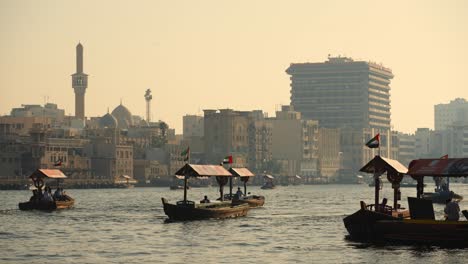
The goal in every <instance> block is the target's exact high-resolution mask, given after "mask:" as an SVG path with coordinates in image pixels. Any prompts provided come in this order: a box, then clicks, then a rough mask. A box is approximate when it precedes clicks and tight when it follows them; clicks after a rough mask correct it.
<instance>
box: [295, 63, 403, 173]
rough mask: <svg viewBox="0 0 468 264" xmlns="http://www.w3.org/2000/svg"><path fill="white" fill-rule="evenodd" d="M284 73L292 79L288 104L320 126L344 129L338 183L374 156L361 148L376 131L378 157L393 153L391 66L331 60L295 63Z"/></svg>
mask: <svg viewBox="0 0 468 264" xmlns="http://www.w3.org/2000/svg"><path fill="white" fill-rule="evenodd" d="M286 72H287V73H288V74H290V75H291V105H292V106H293V107H294V109H295V110H296V111H299V112H300V113H301V114H302V118H303V119H310V120H318V122H319V124H320V127H323V128H341V129H342V130H341V134H340V137H341V139H340V146H341V148H342V149H341V151H339V152H341V153H342V154H341V158H340V159H341V162H340V163H341V165H342V168H341V169H340V174H341V177H340V179H341V181H345V182H353V181H354V180H355V176H356V172H357V171H358V170H359V168H361V167H362V166H363V165H364V164H365V163H367V161H368V160H370V159H371V158H372V157H373V156H372V155H377V154H378V153H377V152H375V150H369V149H368V148H367V147H365V145H364V144H365V143H366V142H367V141H368V140H369V139H371V138H372V137H374V136H375V135H376V134H377V133H380V135H381V148H380V151H381V153H380V154H381V155H382V156H384V157H393V156H395V155H396V151H392V150H391V146H392V144H393V143H392V133H391V132H390V128H391V119H390V81H391V79H392V78H393V73H392V71H391V70H390V69H389V68H386V67H383V66H382V65H379V64H376V63H372V62H366V61H354V60H352V59H351V58H346V57H329V58H328V60H327V61H325V62H320V63H293V64H291V65H290V67H289V68H288V69H287V70H286ZM395 139H396V138H395ZM395 143H396V142H395ZM393 145H394V144H393Z"/></svg>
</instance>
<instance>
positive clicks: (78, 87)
mask: <svg viewBox="0 0 468 264" xmlns="http://www.w3.org/2000/svg"><path fill="white" fill-rule="evenodd" d="M72 87H73V90H74V91H75V117H76V118H79V119H81V120H85V93H86V88H88V75H87V74H85V73H83V45H81V43H78V45H77V46H76V73H74V74H72Z"/></svg>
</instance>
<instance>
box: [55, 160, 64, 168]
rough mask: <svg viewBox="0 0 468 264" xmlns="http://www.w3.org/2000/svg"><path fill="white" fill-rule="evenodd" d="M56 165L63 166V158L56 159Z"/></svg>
mask: <svg viewBox="0 0 468 264" xmlns="http://www.w3.org/2000/svg"><path fill="white" fill-rule="evenodd" d="M54 166H55V167H58V166H62V159H59V160H58V161H56V162H55V163H54Z"/></svg>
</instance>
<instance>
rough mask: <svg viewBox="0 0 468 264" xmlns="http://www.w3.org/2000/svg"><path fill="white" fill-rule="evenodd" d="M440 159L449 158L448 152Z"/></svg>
mask: <svg viewBox="0 0 468 264" xmlns="http://www.w3.org/2000/svg"><path fill="white" fill-rule="evenodd" d="M439 159H448V154H445V155H443V156H442V157H440V158H439Z"/></svg>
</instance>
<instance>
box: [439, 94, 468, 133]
mask: <svg viewBox="0 0 468 264" xmlns="http://www.w3.org/2000/svg"><path fill="white" fill-rule="evenodd" d="M457 123H458V124H457ZM467 123H468V102H467V101H466V100H465V99H463V98H456V99H455V100H452V101H450V103H448V104H438V105H435V106H434V128H435V130H446V129H448V128H449V126H451V125H460V124H467Z"/></svg>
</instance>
